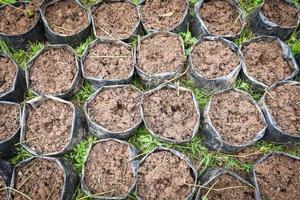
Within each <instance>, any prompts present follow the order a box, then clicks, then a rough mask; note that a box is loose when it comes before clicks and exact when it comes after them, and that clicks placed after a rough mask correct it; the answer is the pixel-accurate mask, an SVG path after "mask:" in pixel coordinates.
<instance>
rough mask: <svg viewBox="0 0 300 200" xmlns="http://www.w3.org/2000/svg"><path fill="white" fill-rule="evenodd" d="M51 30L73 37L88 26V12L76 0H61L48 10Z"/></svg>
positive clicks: (46, 14) (46, 13) (47, 18)
mask: <svg viewBox="0 0 300 200" xmlns="http://www.w3.org/2000/svg"><path fill="white" fill-rule="evenodd" d="M45 17H46V20H47V22H48V25H49V27H50V29H51V30H52V31H53V32H55V33H59V34H65V35H73V34H76V33H78V32H80V31H81V30H83V29H84V28H85V27H87V25H88V15H87V12H86V11H85V10H84V9H83V8H82V7H81V6H80V5H79V4H77V2H76V1H74V0H60V1H57V2H55V3H53V4H51V5H49V6H48V7H47V8H46V11H45Z"/></svg>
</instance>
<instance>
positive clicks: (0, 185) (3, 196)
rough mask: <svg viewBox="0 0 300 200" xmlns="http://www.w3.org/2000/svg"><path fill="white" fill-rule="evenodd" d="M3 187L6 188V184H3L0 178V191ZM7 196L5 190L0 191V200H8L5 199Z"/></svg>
mask: <svg viewBox="0 0 300 200" xmlns="http://www.w3.org/2000/svg"><path fill="white" fill-rule="evenodd" d="M4 187H6V184H5V182H4V180H3V178H2V177H0V189H2V188H4ZM6 195H7V193H6V191H5V190H1V191H0V198H1V199H2V200H8V199H7V198H6V197H7V196H6Z"/></svg>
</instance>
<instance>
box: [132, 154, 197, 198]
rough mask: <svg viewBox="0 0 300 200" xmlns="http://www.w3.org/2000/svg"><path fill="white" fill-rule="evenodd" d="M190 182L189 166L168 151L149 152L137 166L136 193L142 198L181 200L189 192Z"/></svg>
mask: <svg viewBox="0 0 300 200" xmlns="http://www.w3.org/2000/svg"><path fill="white" fill-rule="evenodd" d="M187 184H189V185H187ZM192 184H194V177H193V176H192V174H191V168H190V166H189V165H188V164H187V163H186V161H185V160H182V159H180V158H179V157H178V156H176V155H174V154H173V153H171V152H169V151H158V152H154V153H152V154H150V155H149V156H148V157H147V158H146V160H145V161H144V162H143V163H142V164H141V165H140V167H139V168H138V183H137V188H138V191H137V194H138V195H139V196H140V197H141V198H142V199H148V200H151V199H153V200H155V199H161V200H169V199H172V200H182V199H185V198H186V197H188V196H189V195H190V194H191V192H192V186H191V185H192Z"/></svg>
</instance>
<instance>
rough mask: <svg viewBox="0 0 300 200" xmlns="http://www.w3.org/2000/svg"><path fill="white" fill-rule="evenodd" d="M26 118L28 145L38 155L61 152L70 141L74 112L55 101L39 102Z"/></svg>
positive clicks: (67, 106)
mask: <svg viewBox="0 0 300 200" xmlns="http://www.w3.org/2000/svg"><path fill="white" fill-rule="evenodd" d="M33 106H34V107H33V108H29V109H28V112H27V116H26V135H25V140H26V141H27V142H26V145H27V146H28V147H30V148H31V149H33V150H35V151H36V152H37V153H38V154H46V153H52V152H57V151H61V150H62V149H63V147H64V146H65V145H66V144H67V143H68V142H69V141H70V139H69V137H70V134H71V127H72V120H73V111H72V108H71V106H70V105H68V104H65V103H61V102H57V101H54V100H44V101H41V102H37V103H35V104H34V105H33Z"/></svg>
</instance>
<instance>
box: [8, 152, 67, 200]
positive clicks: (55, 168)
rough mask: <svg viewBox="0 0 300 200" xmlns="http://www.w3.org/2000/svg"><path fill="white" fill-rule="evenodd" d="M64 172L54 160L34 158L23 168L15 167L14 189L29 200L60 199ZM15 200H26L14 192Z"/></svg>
mask: <svg viewBox="0 0 300 200" xmlns="http://www.w3.org/2000/svg"><path fill="white" fill-rule="evenodd" d="M63 184H64V172H63V170H62V168H61V167H60V166H59V165H58V164H57V163H56V162H55V161H54V160H46V159H38V158H35V159H33V160H31V161H30V162H29V163H27V164H25V165H24V166H21V167H17V169H16V174H15V186H14V188H15V189H17V190H18V191H20V192H22V193H23V194H25V195H27V196H28V197H30V198H31V199H48V200H50V199H51V200H52V199H53V200H57V199H61V193H62V189H63ZM14 199H15V200H27V199H28V198H26V197H25V196H24V195H21V194H20V193H17V192H14Z"/></svg>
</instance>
